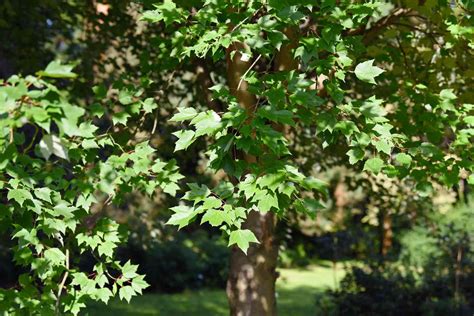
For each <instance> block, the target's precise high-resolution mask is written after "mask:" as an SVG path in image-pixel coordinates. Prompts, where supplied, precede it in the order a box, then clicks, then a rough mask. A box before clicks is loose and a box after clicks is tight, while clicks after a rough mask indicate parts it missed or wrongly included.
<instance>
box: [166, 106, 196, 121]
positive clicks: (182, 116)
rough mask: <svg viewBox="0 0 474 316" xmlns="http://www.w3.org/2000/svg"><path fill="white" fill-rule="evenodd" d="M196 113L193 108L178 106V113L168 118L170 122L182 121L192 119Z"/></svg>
mask: <svg viewBox="0 0 474 316" xmlns="http://www.w3.org/2000/svg"><path fill="white" fill-rule="evenodd" d="M197 115H198V113H197V112H196V110H195V109H194V108H178V113H176V114H175V115H173V117H172V118H170V120H169V121H170V122H182V121H187V120H192V119H193V118H195V117H196V116H197Z"/></svg>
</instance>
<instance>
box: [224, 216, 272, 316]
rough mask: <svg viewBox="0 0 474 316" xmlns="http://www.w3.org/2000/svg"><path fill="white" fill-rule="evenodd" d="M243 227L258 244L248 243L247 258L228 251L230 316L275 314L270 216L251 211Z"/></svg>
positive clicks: (238, 251) (234, 248)
mask: <svg viewBox="0 0 474 316" xmlns="http://www.w3.org/2000/svg"><path fill="white" fill-rule="evenodd" d="M245 226H246V228H248V229H250V230H252V231H253V232H254V234H255V236H256V237H257V238H258V240H259V241H260V244H251V246H250V248H249V249H248V252H247V255H245V254H244V253H243V252H242V251H241V250H240V249H238V248H237V247H233V249H232V253H231V256H230V271H229V278H228V280H227V296H228V299H229V307H230V315H232V316H254V315H258V316H267V315H268V316H270V315H276V314H277V312H276V298H275V281H276V278H277V273H276V263H277V257H278V247H277V243H276V241H275V238H274V229H275V217H274V214H273V213H271V212H268V213H266V214H262V213H259V212H255V211H252V212H251V213H250V214H249V215H248V218H247V221H246V222H245Z"/></svg>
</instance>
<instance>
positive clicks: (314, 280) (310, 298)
mask: <svg viewBox="0 0 474 316" xmlns="http://www.w3.org/2000/svg"><path fill="white" fill-rule="evenodd" d="M278 271H279V273H280V277H279V279H278V282H277V302H278V311H279V315H282V316H285V315H291V316H308V315H315V314H320V313H317V312H316V301H318V306H324V296H323V295H322V294H323V292H324V290H326V289H328V288H334V287H335V286H337V284H338V282H339V280H340V279H341V278H342V277H343V275H344V269H343V265H342V264H339V265H338V266H337V268H336V270H334V269H333V267H332V264H331V263H330V262H327V261H319V262H318V263H317V264H312V265H310V266H308V267H306V268H298V269H278ZM228 314H229V312H228V308H227V299H226V296H225V292H224V291H223V290H202V291H195V292H192V291H189V292H185V293H180V294H145V295H143V296H140V297H136V298H134V299H132V301H131V302H130V304H127V303H126V302H120V301H118V300H114V301H111V302H109V304H108V306H106V305H103V304H102V305H99V304H97V305H93V306H91V307H90V308H88V310H87V312H86V313H84V315H91V316H95V315H100V316H102V315H103V316H107V315H114V316H122V315H129V316H131V315H137V316H141V315H143V316H145V315H164V316H166V315H172V316H198V315H206V316H207V315H209V316H214V315H216V316H220V315H222V316H227V315H228Z"/></svg>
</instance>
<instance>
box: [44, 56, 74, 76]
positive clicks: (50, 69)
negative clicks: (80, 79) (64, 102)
mask: <svg viewBox="0 0 474 316" xmlns="http://www.w3.org/2000/svg"><path fill="white" fill-rule="evenodd" d="M73 68H74V66H73V65H61V62H60V61H58V60H55V61H52V62H50V63H49V64H48V66H46V69H45V70H43V71H39V72H38V73H37V75H38V76H42V77H50V78H69V79H70V78H76V77H77V74H75V73H73V72H72V69H73Z"/></svg>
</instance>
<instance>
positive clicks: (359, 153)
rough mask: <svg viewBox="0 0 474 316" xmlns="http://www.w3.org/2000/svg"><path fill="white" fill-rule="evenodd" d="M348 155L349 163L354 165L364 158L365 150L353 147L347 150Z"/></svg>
mask: <svg viewBox="0 0 474 316" xmlns="http://www.w3.org/2000/svg"><path fill="white" fill-rule="evenodd" d="M347 156H349V163H350V164H351V165H353V164H355V163H356V162H358V161H359V160H361V159H363V158H364V156H365V152H364V151H363V150H362V149H360V148H352V149H351V150H349V151H348V152H347Z"/></svg>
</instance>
